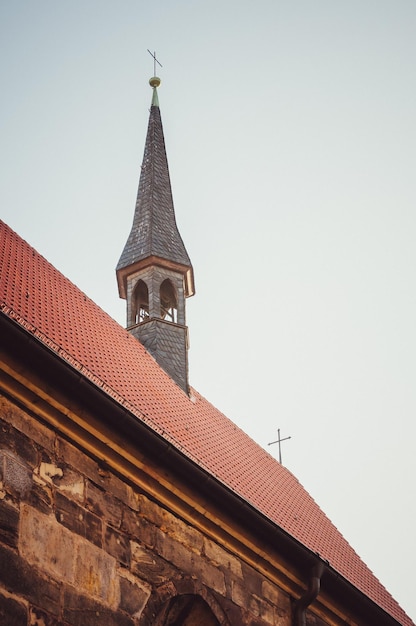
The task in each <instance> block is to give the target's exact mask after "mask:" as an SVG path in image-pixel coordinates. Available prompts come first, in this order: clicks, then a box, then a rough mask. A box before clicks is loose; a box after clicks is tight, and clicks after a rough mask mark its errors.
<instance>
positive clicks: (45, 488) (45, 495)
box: [26, 481, 52, 515]
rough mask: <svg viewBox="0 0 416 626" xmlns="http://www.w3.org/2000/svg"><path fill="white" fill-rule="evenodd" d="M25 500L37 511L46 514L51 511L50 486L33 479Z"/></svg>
mask: <svg viewBox="0 0 416 626" xmlns="http://www.w3.org/2000/svg"><path fill="white" fill-rule="evenodd" d="M26 501H27V503H28V504H30V505H31V506H32V507H34V508H35V509H38V511H41V512H42V513H45V514H46V515H48V514H49V513H51V512H52V490H51V488H50V486H49V485H46V484H45V483H38V482H36V481H34V482H33V485H32V489H31V490H30V492H29V493H28V495H27V497H26Z"/></svg>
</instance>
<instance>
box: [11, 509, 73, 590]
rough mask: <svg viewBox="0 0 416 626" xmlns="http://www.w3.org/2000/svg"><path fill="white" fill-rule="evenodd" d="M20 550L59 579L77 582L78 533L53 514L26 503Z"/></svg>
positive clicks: (25, 556) (26, 557) (28, 558)
mask: <svg viewBox="0 0 416 626" xmlns="http://www.w3.org/2000/svg"><path fill="white" fill-rule="evenodd" d="M19 549H20V553H21V554H22V556H23V557H24V558H25V559H26V560H27V561H28V562H29V563H31V564H32V565H35V566H36V567H38V568H40V569H41V570H43V571H44V572H47V573H48V574H49V575H51V576H53V577H54V578H55V579H57V580H59V579H62V580H66V581H69V582H72V581H74V575H75V551H76V543H75V537H74V535H73V534H72V533H71V532H70V531H69V530H67V529H66V528H64V527H63V526H61V525H60V524H58V522H57V521H56V520H55V518H53V517H52V516H49V515H44V514H42V513H39V511H37V510H36V509H33V508H32V507H29V506H26V505H25V506H23V507H22V510H21V525H20V538H19Z"/></svg>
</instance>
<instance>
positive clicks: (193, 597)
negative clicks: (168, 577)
mask: <svg viewBox="0 0 416 626" xmlns="http://www.w3.org/2000/svg"><path fill="white" fill-rule="evenodd" d="M155 626H220V622H219V621H218V620H217V618H216V617H215V615H214V613H213V612H212V610H211V609H210V607H209V606H208V604H207V602H205V600H204V599H203V598H202V597H201V596H199V595H197V594H192V593H189V594H183V595H179V596H175V597H173V598H171V599H170V600H168V601H167V602H166V603H165V605H164V606H163V607H162V609H161V611H160V612H159V615H158V617H157V619H156V622H155Z"/></svg>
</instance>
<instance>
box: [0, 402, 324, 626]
mask: <svg viewBox="0 0 416 626" xmlns="http://www.w3.org/2000/svg"><path fill="white" fill-rule="evenodd" d="M0 420H1V421H0V433H1V438H0V480H1V483H0V617H1V619H0V622H1V624H3V625H5V626H6V625H7V626H57V625H64V624H65V625H66V624H68V625H71V626H81V625H82V626H93V625H94V626H96V625H97V626H98V624H99V625H100V626H103V625H108V626H116V625H117V626H133V624H135V625H136V626H142V625H146V626H150V625H151V624H173V623H175V624H201V626H202V625H204V624H207V625H211V624H212V625H215V624H221V625H228V624H229V625H232V626H238V625H243V624H252V625H258V626H266V625H270V624H274V625H278V626H289V624H291V599H290V597H289V594H287V593H285V592H284V591H282V590H281V589H279V587H277V586H276V585H275V584H273V583H272V582H271V581H270V580H267V578H265V577H264V576H263V575H262V574H260V573H259V572H256V570H255V569H254V568H253V567H250V566H249V565H248V564H247V563H244V562H243V561H241V560H240V559H239V558H237V557H236V556H235V555H233V554H231V553H230V552H228V551H227V550H225V549H224V548H223V547H221V546H220V545H219V544H218V543H216V542H215V541H212V540H211V539H210V538H208V537H207V536H204V534H203V533H202V532H201V531H200V530H198V529H197V528H195V527H193V526H192V525H190V524H189V523H185V522H184V521H183V520H181V519H180V518H178V517H177V516H175V515H173V514H172V513H171V512H169V511H168V510H167V509H166V508H164V507H163V506H161V505H160V504H159V503H157V502H155V501H153V500H152V499H151V498H150V497H149V495H148V494H146V493H144V492H140V491H138V490H137V489H134V488H133V487H132V486H130V485H129V484H128V483H127V482H126V481H124V480H122V478H121V477H118V476H116V475H115V474H114V473H113V472H110V471H108V469H106V468H105V467H104V466H102V465H100V464H99V463H97V462H96V461H95V460H94V459H93V458H91V457H90V456H89V455H87V454H85V453H84V452H83V451H81V450H80V449H79V448H77V447H75V446H74V445H72V444H71V443H70V442H68V441H67V440H66V439H64V438H63V437H61V436H59V435H58V434H57V433H56V432H54V431H53V430H52V429H50V428H48V427H47V426H45V425H43V424H41V423H40V422H39V421H37V420H36V419H35V418H34V417H32V416H30V415H29V414H28V413H27V412H25V411H23V410H22V409H20V408H19V407H18V406H16V405H15V404H13V403H11V402H10V401H9V400H7V399H6V398H2V399H1V403H0ZM175 607H176V608H175ZM181 612H182V613H183V616H185V615H186V616H187V617H183V620H182V621H174V620H175V619H176V620H180V619H181V618H180V614H181ZM175 615H176V617H174V616H175ZM311 623H314V624H316V623H318V622H316V621H313V622H311Z"/></svg>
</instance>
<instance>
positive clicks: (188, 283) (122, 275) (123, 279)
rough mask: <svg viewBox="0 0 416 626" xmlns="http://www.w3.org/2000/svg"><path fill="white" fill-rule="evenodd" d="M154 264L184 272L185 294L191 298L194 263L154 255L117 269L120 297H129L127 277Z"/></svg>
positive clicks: (193, 292)
mask: <svg viewBox="0 0 416 626" xmlns="http://www.w3.org/2000/svg"><path fill="white" fill-rule="evenodd" d="M152 265H153V266H157V267H163V268H165V269H169V270H172V271H174V272H179V273H180V274H182V275H183V277H184V283H185V296H186V297H187V298H189V297H191V296H193V295H194V294H195V282H194V271H193V268H192V265H184V264H182V263H177V262H175V261H171V260H169V259H164V258H162V257H159V256H154V255H152V256H148V257H146V258H144V259H140V260H139V261H136V263H132V264H131V265H127V266H125V267H121V268H117V269H116V275H117V284H118V293H119V295H120V298H123V300H125V299H126V298H127V277H128V276H131V275H132V274H133V273H135V272H139V271H140V270H143V269H146V268H147V267H150V266H152Z"/></svg>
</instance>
